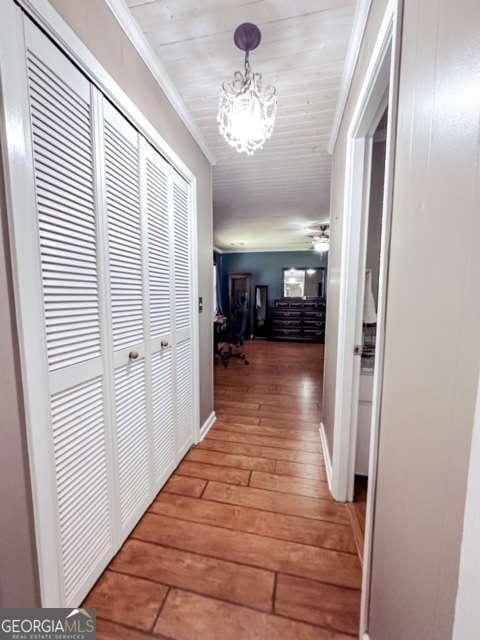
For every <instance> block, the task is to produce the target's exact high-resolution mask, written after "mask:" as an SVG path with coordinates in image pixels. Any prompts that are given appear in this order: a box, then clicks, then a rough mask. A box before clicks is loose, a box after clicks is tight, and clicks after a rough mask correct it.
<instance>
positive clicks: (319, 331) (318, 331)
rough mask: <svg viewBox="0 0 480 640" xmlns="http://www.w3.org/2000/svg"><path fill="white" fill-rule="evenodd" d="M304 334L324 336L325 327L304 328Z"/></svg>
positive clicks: (310, 336) (314, 336) (313, 336)
mask: <svg viewBox="0 0 480 640" xmlns="http://www.w3.org/2000/svg"><path fill="white" fill-rule="evenodd" d="M303 335H304V336H305V337H308V338H322V337H323V328H320V329H307V328H305V329H304V330H303Z"/></svg>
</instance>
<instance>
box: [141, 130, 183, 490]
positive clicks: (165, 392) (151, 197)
mask: <svg viewBox="0 0 480 640" xmlns="http://www.w3.org/2000/svg"><path fill="white" fill-rule="evenodd" d="M142 151H143V153H142V169H143V180H142V185H143V203H144V224H145V227H146V234H145V244H146V252H145V264H146V271H147V290H148V318H147V323H146V326H147V353H148V359H149V392H150V402H151V414H150V420H151V430H152V443H153V472H154V485H155V490H158V489H160V487H161V486H162V485H163V483H164V481H165V480H166V479H167V477H168V476H169V475H170V473H171V472H172V471H173V469H174V467H175V465H176V462H177V460H176V449H175V390H174V377H173V331H172V326H173V318H174V315H173V279H172V274H173V269H172V257H173V250H172V240H173V233H172V215H171V213H172V197H171V193H172V179H171V175H172V169H171V167H170V165H168V164H167V162H165V160H164V159H163V158H162V157H161V156H160V154H159V153H158V152H157V151H155V149H154V148H153V147H151V146H150V145H149V144H148V143H147V142H146V141H145V140H143V141H142Z"/></svg>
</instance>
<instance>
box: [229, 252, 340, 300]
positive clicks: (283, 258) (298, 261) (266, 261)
mask: <svg viewBox="0 0 480 640" xmlns="http://www.w3.org/2000/svg"><path fill="white" fill-rule="evenodd" d="M217 259H219V262H220V273H221V281H222V286H221V294H222V308H223V309H224V310H227V309H228V274H229V273H250V274H251V275H252V292H253V291H255V285H257V284H266V285H268V301H269V304H270V305H271V304H272V303H273V300H275V299H276V298H281V297H282V294H283V291H282V279H283V269H285V268H287V269H288V268H290V267H307V268H314V269H315V268H316V269H318V268H320V267H324V268H325V267H327V260H328V253H315V251H265V252H251V253H222V254H217Z"/></svg>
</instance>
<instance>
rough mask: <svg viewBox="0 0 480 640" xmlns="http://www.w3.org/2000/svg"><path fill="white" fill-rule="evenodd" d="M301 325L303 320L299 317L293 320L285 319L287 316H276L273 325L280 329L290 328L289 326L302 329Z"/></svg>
mask: <svg viewBox="0 0 480 640" xmlns="http://www.w3.org/2000/svg"><path fill="white" fill-rule="evenodd" d="M300 326H301V322H300V320H299V319H298V318H297V319H293V320H285V318H282V319H280V318H274V320H273V327H274V328H278V329H289V328H296V329H300Z"/></svg>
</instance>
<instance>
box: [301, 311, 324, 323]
mask: <svg viewBox="0 0 480 640" xmlns="http://www.w3.org/2000/svg"><path fill="white" fill-rule="evenodd" d="M324 316H325V313H324V312H323V310H322V309H316V310H314V311H312V310H311V309H307V310H306V311H305V319H306V320H314V319H315V318H320V319H323V317H324Z"/></svg>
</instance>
